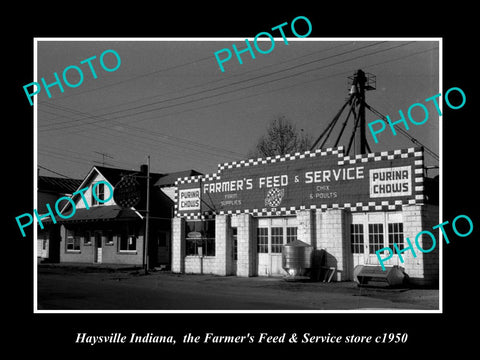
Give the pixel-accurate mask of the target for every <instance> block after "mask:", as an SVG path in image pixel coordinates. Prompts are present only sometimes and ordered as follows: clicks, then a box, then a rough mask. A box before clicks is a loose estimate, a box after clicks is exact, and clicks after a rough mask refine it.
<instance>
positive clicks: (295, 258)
mask: <svg viewBox="0 0 480 360" xmlns="http://www.w3.org/2000/svg"><path fill="white" fill-rule="evenodd" d="M312 252H313V247H312V246H311V245H309V244H307V243H305V242H303V241H301V240H294V241H292V242H289V243H288V244H285V245H283V249H282V268H283V270H285V271H286V273H287V275H286V276H285V279H286V280H302V279H309V277H308V276H307V272H308V270H309V269H310V268H311V267H312Z"/></svg>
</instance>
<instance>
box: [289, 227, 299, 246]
mask: <svg viewBox="0 0 480 360" xmlns="http://www.w3.org/2000/svg"><path fill="white" fill-rule="evenodd" d="M295 240H297V228H296V227H287V243H289V242H292V241H295Z"/></svg>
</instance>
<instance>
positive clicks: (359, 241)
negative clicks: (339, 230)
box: [350, 224, 364, 254]
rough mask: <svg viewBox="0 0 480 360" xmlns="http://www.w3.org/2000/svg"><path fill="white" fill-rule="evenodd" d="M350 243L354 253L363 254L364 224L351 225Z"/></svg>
mask: <svg viewBox="0 0 480 360" xmlns="http://www.w3.org/2000/svg"><path fill="white" fill-rule="evenodd" d="M350 244H351V249H352V254H363V249H364V242H363V224H351V225H350Z"/></svg>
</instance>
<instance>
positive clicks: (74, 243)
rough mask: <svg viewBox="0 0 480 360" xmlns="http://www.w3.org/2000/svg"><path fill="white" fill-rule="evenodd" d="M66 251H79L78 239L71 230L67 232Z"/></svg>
mask: <svg viewBox="0 0 480 360" xmlns="http://www.w3.org/2000/svg"><path fill="white" fill-rule="evenodd" d="M66 244H67V251H75V252H78V251H80V237H79V236H78V235H76V234H75V232H74V231H73V230H67V241H66Z"/></svg>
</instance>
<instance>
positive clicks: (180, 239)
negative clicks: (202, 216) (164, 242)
mask: <svg viewBox="0 0 480 360" xmlns="http://www.w3.org/2000/svg"><path fill="white" fill-rule="evenodd" d="M171 259H172V272H174V273H183V272H184V271H185V219H184V218H179V217H175V218H173V219H172V257H171Z"/></svg>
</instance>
